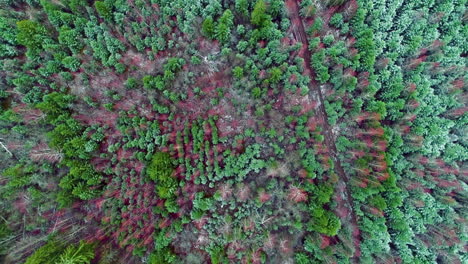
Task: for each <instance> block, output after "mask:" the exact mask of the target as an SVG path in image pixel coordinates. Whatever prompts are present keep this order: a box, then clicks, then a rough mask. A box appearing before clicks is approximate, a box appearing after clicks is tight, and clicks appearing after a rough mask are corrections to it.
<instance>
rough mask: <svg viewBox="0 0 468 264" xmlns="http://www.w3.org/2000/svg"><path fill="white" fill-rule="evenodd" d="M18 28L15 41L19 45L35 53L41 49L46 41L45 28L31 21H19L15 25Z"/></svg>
mask: <svg viewBox="0 0 468 264" xmlns="http://www.w3.org/2000/svg"><path fill="white" fill-rule="evenodd" d="M16 26H17V28H18V35H17V36H16V39H17V41H18V43H19V44H21V45H23V46H26V47H27V48H28V49H29V50H31V51H32V52H37V51H38V49H40V48H41V47H42V44H43V43H44V41H46V39H47V38H48V36H47V30H46V28H45V27H44V26H43V25H41V24H39V23H37V22H34V21H31V20H21V21H18V22H17V23H16Z"/></svg>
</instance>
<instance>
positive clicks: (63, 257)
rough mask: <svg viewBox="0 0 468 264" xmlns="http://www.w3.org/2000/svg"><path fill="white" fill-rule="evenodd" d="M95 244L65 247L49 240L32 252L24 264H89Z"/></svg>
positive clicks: (83, 243) (82, 242) (53, 240)
mask: <svg viewBox="0 0 468 264" xmlns="http://www.w3.org/2000/svg"><path fill="white" fill-rule="evenodd" d="M95 246H96V245H95V244H88V243H85V242H84V241H80V242H79V244H78V245H69V246H68V247H66V246H65V245H64V244H62V243H60V242H59V241H58V240H57V239H51V240H49V241H48V242H47V243H46V244H45V245H43V246H42V247H40V248H39V249H37V250H36V251H34V253H33V254H32V255H31V256H29V257H28V259H26V262H25V263H24V264H46V263H47V264H89V263H91V260H92V259H94V248H95Z"/></svg>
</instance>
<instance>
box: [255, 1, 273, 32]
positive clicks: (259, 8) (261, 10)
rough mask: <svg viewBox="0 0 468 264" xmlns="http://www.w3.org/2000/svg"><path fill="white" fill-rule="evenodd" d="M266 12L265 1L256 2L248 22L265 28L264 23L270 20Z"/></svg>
mask: <svg viewBox="0 0 468 264" xmlns="http://www.w3.org/2000/svg"><path fill="white" fill-rule="evenodd" d="M266 10H267V8H266V4H265V1H263V0H258V1H257V2H256V3H255V6H254V9H253V11H252V14H251V18H250V22H252V24H254V25H256V26H265V24H266V22H267V21H269V20H270V18H269V16H268V15H267V13H266Z"/></svg>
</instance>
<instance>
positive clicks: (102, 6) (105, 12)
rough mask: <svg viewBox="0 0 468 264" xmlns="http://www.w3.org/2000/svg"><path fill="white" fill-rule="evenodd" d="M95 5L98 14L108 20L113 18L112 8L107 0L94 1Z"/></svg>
mask: <svg viewBox="0 0 468 264" xmlns="http://www.w3.org/2000/svg"><path fill="white" fill-rule="evenodd" d="M94 7H95V8H96V11H97V12H98V14H99V15H100V16H101V17H102V18H104V19H106V20H107V21H111V20H112V10H111V8H110V7H109V6H108V5H107V3H106V2H104V1H96V2H94Z"/></svg>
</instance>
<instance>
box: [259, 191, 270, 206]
mask: <svg viewBox="0 0 468 264" xmlns="http://www.w3.org/2000/svg"><path fill="white" fill-rule="evenodd" d="M270 198H271V195H270V194H268V193H266V192H265V191H262V192H260V194H259V195H258V199H259V200H260V202H262V203H264V202H267V201H268V200H270Z"/></svg>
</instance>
